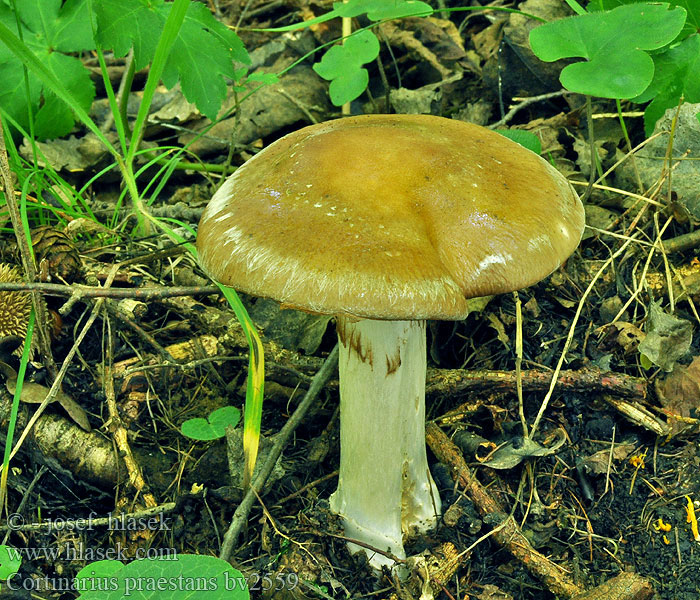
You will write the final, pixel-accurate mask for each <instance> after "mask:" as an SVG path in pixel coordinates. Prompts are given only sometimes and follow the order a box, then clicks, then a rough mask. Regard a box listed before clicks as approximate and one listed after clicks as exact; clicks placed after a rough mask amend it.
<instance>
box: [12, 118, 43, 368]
mask: <svg viewBox="0 0 700 600" xmlns="http://www.w3.org/2000/svg"><path fill="white" fill-rule="evenodd" d="M3 127H4V124H3V123H2V122H1V121H0V173H1V174H2V183H3V188H4V192H5V202H6V204H7V211H8V212H9V213H10V220H11V221H12V228H13V229H14V230H15V237H16V238H17V247H18V248H19V255H20V258H21V260H22V267H23V268H24V277H25V279H26V280H27V281H29V282H30V283H32V282H34V281H36V267H35V265H34V254H33V253H32V249H31V247H30V242H29V240H27V236H26V234H25V231H24V226H23V224H22V217H21V215H20V212H19V207H18V206H17V199H16V198H15V186H14V182H13V180H12V172H11V171H10V163H9V162H8V159H7V147H6V146H5V133H4V130H3ZM32 306H33V307H34V315H35V318H36V325H37V326H36V327H35V328H34V331H35V333H36V334H37V340H38V347H39V352H40V354H41V357H42V360H43V361H44V363H45V366H46V369H47V370H48V372H49V375H50V376H51V377H52V378H54V379H55V378H56V363H55V362H54V360H53V354H51V341H50V340H49V326H48V324H47V322H46V311H44V310H42V305H41V301H40V298H39V295H38V294H36V293H34V294H32Z"/></svg>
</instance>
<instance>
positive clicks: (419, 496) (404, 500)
mask: <svg viewBox="0 0 700 600" xmlns="http://www.w3.org/2000/svg"><path fill="white" fill-rule="evenodd" d="M338 338H339V341H340V358H339V370H340V475H339V480H338V489H337V491H336V492H335V493H334V494H333V495H332V496H331V509H332V510H333V511H334V512H336V513H338V514H339V515H340V516H341V517H342V520H343V524H344V527H345V534H346V535H347V537H349V538H352V539H356V540H359V541H361V542H364V543H365V544H367V545H368V546H371V547H373V548H377V549H379V550H382V551H385V552H387V553H388V554H392V555H394V556H396V557H398V558H406V553H405V551H404V546H403V540H404V537H405V536H412V535H415V534H418V533H424V532H426V531H429V530H431V529H433V528H434V527H435V525H436V524H437V519H438V515H439V514H440V497H439V496H438V491H437V488H436V486H435V483H434V482H433V479H432V477H431V476H430V472H429V470H428V461H427V457H426V449H425V370H426V343H425V321H375V320H370V319H364V320H359V321H358V320H353V319H352V318H349V317H339V318H338ZM349 549H350V551H351V552H357V551H359V550H364V551H365V552H366V553H367V554H368V557H369V562H370V564H371V565H372V566H373V567H374V568H376V569H380V568H381V567H383V566H388V567H391V566H393V565H394V564H395V563H394V560H392V559H391V558H390V557H388V556H386V555H384V554H381V553H378V552H373V551H372V550H370V549H368V548H365V547H361V546H359V545H357V544H349Z"/></svg>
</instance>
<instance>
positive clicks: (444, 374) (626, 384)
mask: <svg viewBox="0 0 700 600" xmlns="http://www.w3.org/2000/svg"><path fill="white" fill-rule="evenodd" d="M521 376H522V377H521V380H522V387H523V389H524V390H526V391H528V392H534V391H541V390H546V389H547V388H548V387H549V386H550V385H551V382H552V371H545V370H539V369H530V370H526V371H522V373H521ZM557 386H559V388H561V389H565V390H569V391H574V392H577V391H578V392H581V391H586V392H599V393H606V394H616V395H619V396H625V397H627V398H638V399H642V400H643V399H644V398H646V396H647V382H646V380H645V379H643V378H642V377H633V376H632V375H627V374H626V373H614V372H612V371H602V370H601V369H598V368H596V367H587V368H584V369H577V370H564V371H559V374H558V375H557ZM482 390H488V391H489V392H496V393H498V392H506V393H511V392H513V391H514V390H515V391H517V378H516V376H515V374H514V373H513V372H512V371H465V370H462V369H429V370H428V379H427V387H426V394H428V395H430V396H432V395H436V394H442V395H452V394H466V393H474V392H479V391H482Z"/></svg>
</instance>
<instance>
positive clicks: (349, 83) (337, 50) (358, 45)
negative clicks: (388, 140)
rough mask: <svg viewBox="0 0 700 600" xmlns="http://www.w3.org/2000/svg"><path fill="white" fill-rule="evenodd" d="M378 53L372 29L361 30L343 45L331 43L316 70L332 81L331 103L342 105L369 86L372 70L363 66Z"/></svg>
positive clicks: (330, 87) (377, 44)
mask: <svg viewBox="0 0 700 600" xmlns="http://www.w3.org/2000/svg"><path fill="white" fill-rule="evenodd" d="M378 55H379V41H378V40H377V37H376V36H375V35H374V34H373V33H372V32H371V31H369V30H367V29H364V30H361V31H358V32H357V33H355V34H354V35H352V36H350V37H349V38H347V39H346V40H345V44H344V45H342V46H332V47H331V48H329V49H328V51H327V52H326V53H325V54H324V55H323V58H322V59H321V61H320V62H317V63H316V64H315V65H314V66H313V69H314V71H316V73H318V74H319V75H320V76H321V77H323V78H324V79H328V80H330V82H331V84H330V86H329V93H330V97H331V102H333V104H334V105H335V106H341V105H342V104H345V103H346V102H350V101H352V100H354V99H355V98H357V97H358V96H359V95H360V94H361V93H362V92H363V91H364V90H365V88H366V87H367V83H368V82H369V73H368V72H367V69H365V68H363V67H362V65H363V64H365V63H368V62H370V61H372V60H374V59H375V58H377V56H378Z"/></svg>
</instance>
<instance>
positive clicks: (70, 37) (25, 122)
mask: <svg viewBox="0 0 700 600" xmlns="http://www.w3.org/2000/svg"><path fill="white" fill-rule="evenodd" d="M16 4H17V8H18V17H19V21H20V28H21V30H19V31H18V29H17V18H16V17H15V14H14V13H13V12H12V10H11V9H10V8H9V7H8V6H7V5H5V4H0V23H1V24H3V25H5V26H6V27H7V28H8V29H9V32H11V33H12V34H14V36H20V35H21V38H22V41H19V42H13V46H12V47H8V46H6V45H5V43H2V42H0V72H1V73H2V82H3V85H2V86H1V87H0V106H1V107H2V108H3V109H4V110H5V111H6V112H7V114H8V115H9V116H10V117H11V118H12V119H13V120H15V121H16V122H17V123H18V125H19V126H20V127H22V128H23V129H26V130H28V129H29V108H30V107H31V110H32V113H33V114H34V115H35V116H36V120H35V133H36V136H37V137H39V138H55V137H60V136H63V135H65V134H66V133H68V132H69V131H70V130H71V129H72V128H73V125H74V123H75V118H74V114H73V109H72V108H71V107H69V106H68V105H66V104H65V103H64V102H63V101H62V100H59V99H58V98H57V97H56V96H55V95H53V93H52V91H51V89H48V88H45V87H44V85H43V84H42V83H41V82H40V80H39V79H38V78H37V75H36V73H34V72H33V71H32V70H31V69H30V70H29V74H28V78H29V97H28V98H27V90H26V87H25V84H24V69H23V65H22V62H21V60H20V59H19V58H18V56H17V54H16V51H17V50H18V47H17V44H24V48H25V49H26V50H27V51H29V52H31V53H32V54H34V55H35V56H36V57H37V58H38V59H39V60H40V61H41V62H42V63H43V64H44V65H45V66H46V67H48V69H49V70H50V71H51V72H52V74H53V75H54V76H55V77H56V78H57V79H58V80H59V81H61V82H62V83H63V84H64V86H65V88H67V90H68V92H69V93H70V94H71V95H72V96H73V98H74V99H75V101H76V102H77V107H78V108H79V109H82V110H84V111H87V110H89V109H90V105H91V104H92V100H93V98H94V97H95V88H94V85H93V84H92V81H91V80H90V76H89V73H88V72H87V71H86V70H85V68H84V67H83V66H82V63H81V62H80V61H79V60H78V59H77V58H75V57H72V56H67V55H66V54H64V52H79V51H83V50H90V49H92V48H94V47H95V45H94V42H93V40H92V24H91V20H90V19H91V18H90V13H89V11H88V10H87V2H86V0H68V1H67V2H65V3H64V4H63V5H62V3H61V0H23V1H22V2H17V3H16ZM8 35H9V34H8ZM8 43H9V42H8ZM74 108H75V107H74Z"/></svg>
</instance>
